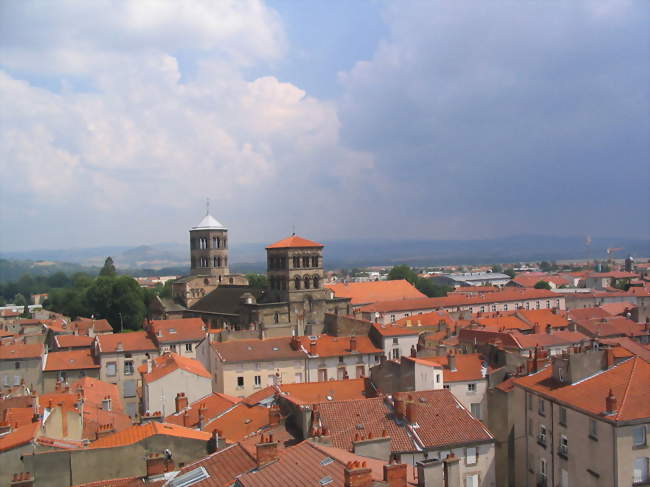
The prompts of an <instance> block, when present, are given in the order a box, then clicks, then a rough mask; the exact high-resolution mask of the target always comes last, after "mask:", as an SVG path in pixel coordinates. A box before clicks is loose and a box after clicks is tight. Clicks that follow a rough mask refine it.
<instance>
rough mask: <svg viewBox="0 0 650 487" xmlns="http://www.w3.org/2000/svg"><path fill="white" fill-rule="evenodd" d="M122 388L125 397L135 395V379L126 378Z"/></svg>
mask: <svg viewBox="0 0 650 487" xmlns="http://www.w3.org/2000/svg"><path fill="white" fill-rule="evenodd" d="M122 388H123V389H124V397H135V381H134V380H125V381H124V382H123V383H122Z"/></svg>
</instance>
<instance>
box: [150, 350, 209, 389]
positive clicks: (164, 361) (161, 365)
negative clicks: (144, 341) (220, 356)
mask: <svg viewBox="0 0 650 487" xmlns="http://www.w3.org/2000/svg"><path fill="white" fill-rule="evenodd" d="M153 365H154V366H153V368H152V369H151V372H150V373H147V364H143V365H141V366H140V367H138V370H139V371H140V372H141V373H142V380H143V381H144V382H146V383H150V382H154V381H156V380H158V379H160V378H161V377H164V376H166V375H167V374H170V373H172V372H174V371H175V370H177V369H181V370H184V371H186V372H189V373H190V374H195V375H199V376H201V377H206V378H208V379H210V378H211V377H212V376H211V375H210V372H208V371H207V370H206V368H205V367H204V366H203V364H202V363H201V362H199V361H198V360H194V359H191V358H188V357H183V356H181V355H178V354H177V353H166V354H164V355H162V356H160V357H156V358H155V359H154V361H153Z"/></svg>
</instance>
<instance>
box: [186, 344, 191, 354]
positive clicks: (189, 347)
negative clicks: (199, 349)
mask: <svg viewBox="0 0 650 487" xmlns="http://www.w3.org/2000/svg"><path fill="white" fill-rule="evenodd" d="M185 351H186V352H191V351H192V344H191V343H186V344H185Z"/></svg>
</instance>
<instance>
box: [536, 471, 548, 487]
mask: <svg viewBox="0 0 650 487" xmlns="http://www.w3.org/2000/svg"><path fill="white" fill-rule="evenodd" d="M535 485H536V486H537V487H548V479H547V478H546V474H543V473H540V474H537V482H536V483H535Z"/></svg>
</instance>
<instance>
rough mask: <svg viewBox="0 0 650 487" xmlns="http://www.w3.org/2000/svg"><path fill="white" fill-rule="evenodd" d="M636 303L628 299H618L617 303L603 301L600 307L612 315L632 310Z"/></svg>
mask: <svg viewBox="0 0 650 487" xmlns="http://www.w3.org/2000/svg"><path fill="white" fill-rule="evenodd" d="M636 307H637V306H636V304H634V303H630V302H629V301H619V302H617V303H604V304H601V305H600V309H602V310H603V311H606V312H607V313H609V314H610V315H612V316H615V315H622V314H624V313H626V312H627V311H632V310H633V309H634V308H636Z"/></svg>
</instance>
